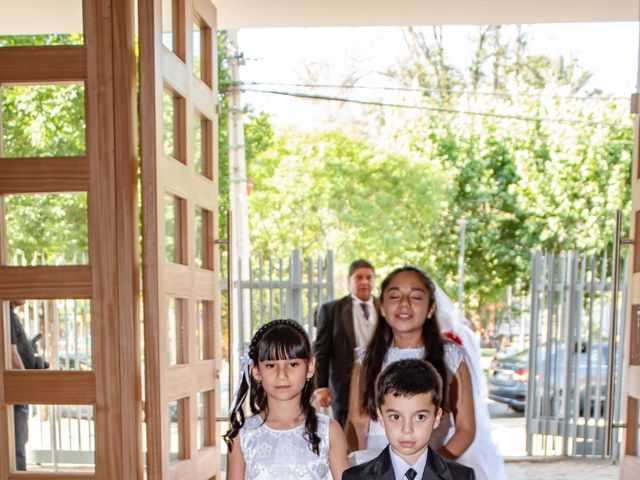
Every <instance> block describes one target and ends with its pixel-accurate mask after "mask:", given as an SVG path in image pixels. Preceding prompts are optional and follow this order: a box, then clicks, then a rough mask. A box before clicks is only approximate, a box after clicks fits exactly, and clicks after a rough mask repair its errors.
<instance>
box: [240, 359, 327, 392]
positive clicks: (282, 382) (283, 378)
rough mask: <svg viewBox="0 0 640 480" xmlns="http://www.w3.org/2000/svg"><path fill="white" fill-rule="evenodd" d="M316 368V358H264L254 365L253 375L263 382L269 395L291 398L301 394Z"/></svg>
mask: <svg viewBox="0 0 640 480" xmlns="http://www.w3.org/2000/svg"><path fill="white" fill-rule="evenodd" d="M314 370H315V358H311V359H309V360H304V359H300V358H292V359H289V360H264V361H262V362H259V363H258V365H253V366H252V373H253V377H254V378H255V379H256V380H258V381H259V382H261V383H262V387H263V388H264V390H265V392H266V393H267V395H268V396H269V397H272V398H275V399H277V400H290V399H292V398H294V397H295V396H296V395H299V394H300V393H301V392H302V389H303V388H304V384H305V383H306V381H307V380H309V379H311V377H313V372H314Z"/></svg>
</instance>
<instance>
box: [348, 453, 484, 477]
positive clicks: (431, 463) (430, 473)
mask: <svg viewBox="0 0 640 480" xmlns="http://www.w3.org/2000/svg"><path fill="white" fill-rule="evenodd" d="M389 448H390V447H389V446H387V448H385V449H384V450H383V451H382V453H381V454H380V455H378V456H377V457H376V458H374V459H373V460H371V461H369V462H367V463H363V464H361V465H356V466H354V467H351V468H349V469H347V470H345V472H344V473H343V474H342V480H359V479H365V478H366V479H378V480H395V479H396V475H395V472H394V470H393V462H392V461H391V454H390V453H389ZM475 478H476V476H475V474H474V473H473V469H471V468H469V467H465V466H464V465H460V464H458V463H455V462H450V461H448V460H445V459H444V458H442V457H441V456H440V455H438V454H437V453H436V452H434V451H433V450H432V449H431V447H429V453H428V454H427V464H426V465H425V467H424V473H423V474H422V480H475Z"/></svg>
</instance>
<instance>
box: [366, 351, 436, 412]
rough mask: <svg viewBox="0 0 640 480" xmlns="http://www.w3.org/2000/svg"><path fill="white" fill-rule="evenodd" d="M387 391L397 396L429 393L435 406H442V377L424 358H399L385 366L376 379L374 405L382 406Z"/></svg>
mask: <svg viewBox="0 0 640 480" xmlns="http://www.w3.org/2000/svg"><path fill="white" fill-rule="evenodd" d="M389 393H391V394H393V395H395V396H398V397H413V396H414V395H418V394H420V393H431V398H432V399H433V403H434V405H435V406H436V407H441V406H442V378H441V377H440V374H439V373H438V371H437V370H436V369H435V368H434V366H433V365H431V364H430V363H429V362H427V361H425V360H418V359H412V360H400V361H399V362H394V363H392V364H391V365H389V366H388V367H387V368H385V369H384V370H383V371H382V373H381V374H380V375H378V378H377V380H376V405H377V407H378V408H382V405H383V404H384V397H385V395H388V394H389Z"/></svg>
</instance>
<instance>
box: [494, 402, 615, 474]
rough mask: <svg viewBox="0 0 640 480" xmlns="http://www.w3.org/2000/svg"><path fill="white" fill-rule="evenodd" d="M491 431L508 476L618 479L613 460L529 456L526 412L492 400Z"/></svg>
mask: <svg viewBox="0 0 640 480" xmlns="http://www.w3.org/2000/svg"><path fill="white" fill-rule="evenodd" d="M489 412H490V414H491V419H492V420H491V435H492V437H493V441H494V443H495V444H496V445H497V446H498V448H499V449H500V453H502V456H503V457H504V458H505V467H506V468H505V470H506V476H507V480H565V479H566V480H569V479H571V480H574V479H575V480H618V478H619V467H618V465H613V464H612V463H611V461H610V460H602V459H599V458H598V459H582V458H579V459H574V458H563V457H535V458H534V459H525V458H524V457H525V456H526V453H527V452H526V446H525V442H526V436H525V435H526V434H525V419H524V416H523V414H521V413H516V412H514V411H512V410H510V409H509V408H507V407H506V406H505V405H502V404H499V403H496V402H493V401H490V402H489Z"/></svg>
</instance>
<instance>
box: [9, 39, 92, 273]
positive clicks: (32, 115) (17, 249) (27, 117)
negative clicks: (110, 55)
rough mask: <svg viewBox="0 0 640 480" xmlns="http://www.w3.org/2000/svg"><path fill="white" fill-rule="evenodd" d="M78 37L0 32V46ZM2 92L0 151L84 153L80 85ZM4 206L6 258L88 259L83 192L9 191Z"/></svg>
mask: <svg viewBox="0 0 640 480" xmlns="http://www.w3.org/2000/svg"><path fill="white" fill-rule="evenodd" d="M77 43H81V37H80V36H79V35H29V36H17V37H14V36H3V37H0V47H12V46H23V45H65V44H77ZM0 96H1V108H2V150H1V151H2V156H3V157H38V156H44V157H49V156H76V155H84V154H85V150H86V147H85V119H84V86H82V85H79V84H62V85H60V84H59V85H18V86H3V87H2V88H1V89H0ZM4 208H5V226H6V238H7V254H8V260H9V261H10V262H12V261H13V259H14V258H17V259H18V261H21V259H22V258H24V260H26V261H28V262H31V261H32V260H33V259H34V257H39V258H41V257H44V261H45V262H46V263H58V262H78V263H80V262H86V261H87V253H88V245H87V243H88V237H87V197H86V194H81V193H73V194H71V193H66V194H64V193H63V194H38V195H8V196H6V197H5V199H4ZM39 261H42V260H39Z"/></svg>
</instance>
